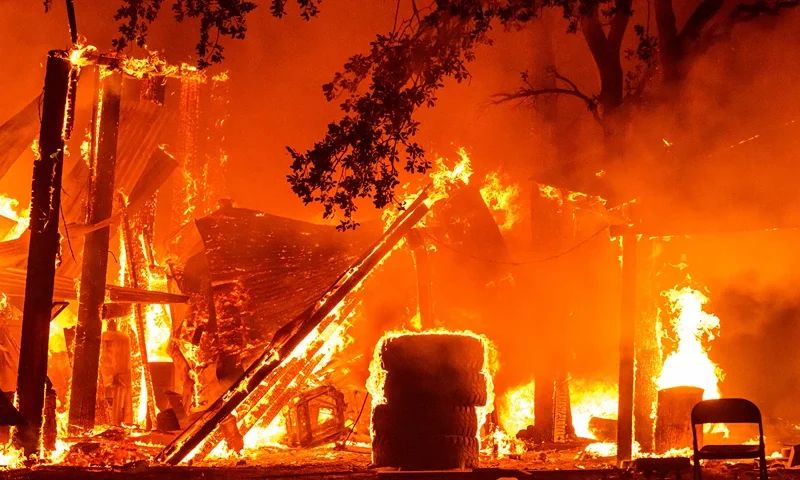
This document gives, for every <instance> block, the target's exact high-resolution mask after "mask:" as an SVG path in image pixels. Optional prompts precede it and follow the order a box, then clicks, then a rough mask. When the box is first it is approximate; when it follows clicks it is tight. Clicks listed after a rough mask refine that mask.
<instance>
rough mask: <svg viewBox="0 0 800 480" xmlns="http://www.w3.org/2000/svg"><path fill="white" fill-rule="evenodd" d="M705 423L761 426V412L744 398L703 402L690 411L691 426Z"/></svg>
mask: <svg viewBox="0 0 800 480" xmlns="http://www.w3.org/2000/svg"><path fill="white" fill-rule="evenodd" d="M705 423H757V424H759V425H761V411H760V410H759V409H758V407H757V406H756V405H755V404H754V403H753V402H751V401H750V400H745V399H744V398H720V399H717V400H703V401H702V402H700V403H698V404H697V405H695V406H694V408H693V409H692V426H695V425H702V424H705Z"/></svg>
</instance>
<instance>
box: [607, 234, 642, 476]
mask: <svg viewBox="0 0 800 480" xmlns="http://www.w3.org/2000/svg"><path fill="white" fill-rule="evenodd" d="M620 234H621V235H622V237H621V247H622V284H621V286H622V308H621V312H620V327H619V407H618V408H619V413H618V419H617V422H618V423H617V462H618V463H621V462H623V461H626V460H630V459H631V454H632V449H633V382H634V361H633V353H634V352H633V342H634V335H635V330H636V246H637V238H636V234H635V233H633V231H632V230H630V229H629V228H626V229H625V230H624V231H620V229H619V228H615V229H614V230H612V235H614V236H617V235H620Z"/></svg>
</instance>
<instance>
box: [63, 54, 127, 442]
mask: <svg viewBox="0 0 800 480" xmlns="http://www.w3.org/2000/svg"><path fill="white" fill-rule="evenodd" d="M101 69H102V67H98V71H97V75H98V77H97V82H98V83H97V85H98V90H99V92H98V93H100V92H102V94H101V95H98V97H99V98H96V101H95V105H94V115H93V117H94V119H93V120H94V121H93V128H92V142H91V157H90V158H91V159H92V172H91V174H90V176H89V180H90V182H89V200H88V208H87V212H86V223H87V224H90V225H91V224H95V223H98V222H101V221H103V220H106V219H108V218H110V217H111V212H112V208H113V205H114V167H115V164H116V160H117V134H118V131H119V106H120V95H121V92H122V76H121V75H120V74H119V73H110V74H108V75H107V76H105V75H104V72H102V71H101ZM109 231H110V229H109V227H105V228H101V229H98V230H94V231H92V232H89V233H88V234H87V235H86V237H85V239H84V244H83V266H82V269H81V289H80V300H79V306H78V325H77V330H76V337H75V354H74V355H75V356H74V358H75V361H74V363H73V368H72V386H71V388H72V391H71V393H70V405H69V424H70V426H71V427H78V428H80V429H83V430H89V429H92V428H94V421H95V408H96V400H97V369H98V366H99V362H100V345H101V343H102V342H101V334H102V330H103V321H102V318H101V313H102V307H103V303H104V301H105V294H106V288H105V285H106V270H107V267H108V247H109Z"/></svg>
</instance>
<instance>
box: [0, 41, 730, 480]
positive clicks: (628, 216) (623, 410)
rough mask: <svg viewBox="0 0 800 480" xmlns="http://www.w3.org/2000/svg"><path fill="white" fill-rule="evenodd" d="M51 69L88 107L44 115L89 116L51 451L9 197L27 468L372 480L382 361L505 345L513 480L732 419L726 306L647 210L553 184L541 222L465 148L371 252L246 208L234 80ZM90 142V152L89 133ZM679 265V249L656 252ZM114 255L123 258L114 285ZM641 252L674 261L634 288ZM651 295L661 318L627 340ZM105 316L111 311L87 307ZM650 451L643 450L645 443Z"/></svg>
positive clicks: (497, 439) (190, 73)
mask: <svg viewBox="0 0 800 480" xmlns="http://www.w3.org/2000/svg"><path fill="white" fill-rule="evenodd" d="M50 61H51V62H54V63H56V64H58V63H59V62H60V64H61V67H62V68H63V67H64V66H66V70H65V71H66V77H65V78H66V81H67V83H66V84H65V85H63V86H64V88H65V92H64V103H63V107H62V110H61V111H60V112H59V111H58V107H57V106H56V107H53V106H52V105H51V104H50V103H48V102H49V101H48V98H47V97H46V95H48V93H47V91H46V93H45V99H44V105H45V107H44V108H45V110H44V111H43V118H42V125H44V124H45V123H46V122H47V121H48V118H49V115H52V114H53V111H56V113H58V114H60V118H63V128H62V130H61V132H60V137H59V138H60V140H61V141H62V142H64V143H63V147H62V148H61V149H60V151H59V155H63V160H62V163H63V168H64V173H63V175H62V174H59V175H58V176H57V181H58V182H61V184H59V185H55V186H54V188H55V189H56V191H61V190H63V191H64V193H65V194H64V195H63V196H62V197H61V199H60V202H61V206H60V209H57V213H58V215H59V217H61V218H62V219H63V221H62V222H61V223H60V225H61V227H59V228H60V230H59V231H60V232H61V236H60V248H59V249H57V250H58V251H54V252H53V254H54V255H56V256H57V268H56V272H55V277H54V278H53V279H52V281H53V284H54V288H53V294H52V300H53V308H52V312H51V314H52V315H53V319H52V321H51V322H50V324H49V327H48V329H47V331H46V332H45V333H46V334H47V335H48V337H49V340H48V346H49V349H48V352H47V355H46V372H43V373H45V374H46V378H45V382H44V384H43V385H39V386H38V387H41V388H42V389H43V390H44V391H45V401H44V406H43V408H41V409H40V410H41V411H40V413H39V418H41V419H42V421H41V424H42V427H41V429H39V428H36V429H31V428H30V427H31V418H36V414H35V413H34V414H33V417H31V407H30V406H29V405H28V404H27V403H26V402H29V399H28V398H27V397H26V396H25V395H23V394H19V393H17V394H15V392H22V390H23V388H33V387H30V385H28V384H27V383H28V382H33V381H34V380H35V379H28V378H23V377H22V376H19V380H18V375H17V372H18V371H22V368H21V367H20V360H19V358H20V355H21V351H25V348H26V346H25V342H26V334H24V333H21V331H25V328H26V327H25V326H23V325H24V323H23V318H24V315H28V313H25V314H24V315H23V312H27V310H28V309H29V308H30V306H29V305H27V304H26V303H25V301H24V298H25V292H26V285H27V288H30V287H31V285H38V284H32V283H31V282H32V281H34V280H31V279H32V277H31V271H32V270H31V268H32V267H31V265H32V264H33V263H35V262H38V260H36V259H34V258H33V257H29V256H28V254H27V253H28V244H29V242H33V241H34V240H33V239H34V238H38V237H36V236H37V235H44V234H45V233H46V231H44V230H42V231H33V228H34V227H32V229H28V224H29V221H30V219H29V215H30V214H29V209H26V208H23V207H24V206H25V201H24V200H22V199H12V198H9V197H6V196H4V197H2V198H0V224H2V225H0V226H2V228H3V231H2V232H0V234H2V235H3V241H2V244H0V245H2V246H1V247H0V259H2V261H3V262H4V264H3V271H2V272H0V291H2V292H3V297H2V303H0V325H2V330H0V342H1V343H0V344H1V345H2V347H3V348H2V351H3V357H2V359H3V364H2V368H0V382H2V385H0V389H1V390H2V392H3V393H4V394H5V395H4V397H3V399H2V400H4V408H5V409H6V410H8V411H9V412H11V413H10V414H9V418H12V417H14V415H13V414H12V413H16V415H17V416H18V417H20V418H17V419H16V421H14V420H9V421H8V422H7V423H9V425H13V427H12V428H8V427H4V431H3V432H2V437H3V438H2V440H3V441H4V443H5V448H4V450H3V455H2V463H3V464H4V465H5V466H6V467H8V468H17V467H22V466H23V465H25V464H30V463H31V462H34V461H38V462H41V463H53V464H65V465H74V466H109V465H124V464H128V463H130V462H135V461H139V460H149V461H154V462H161V463H166V464H172V465H178V464H186V463H189V462H193V463H194V464H198V463H208V464H211V465H226V464H229V463H236V462H238V461H240V459H243V458H245V459H249V461H253V462H262V463H264V464H270V463H272V462H275V463H280V462H285V461H286V455H287V452H289V451H302V455H307V456H308V457H309V458H312V457H313V458H317V459H328V460H330V461H331V462H333V463H335V462H340V461H344V460H343V459H352V458H356V459H358V460H357V462H361V464H364V465H366V464H369V462H370V461H372V459H373V457H371V456H370V455H369V453H370V451H371V448H372V446H371V440H372V438H373V436H372V433H373V428H372V425H371V420H372V419H373V416H372V414H371V410H372V408H373V407H377V406H379V405H383V404H385V403H386V399H385V398H384V383H385V377H386V371H384V370H383V366H382V363H381V348H382V346H383V345H385V344H387V343H388V342H390V340H391V339H393V338H397V337H401V336H406V335H418V334H422V333H425V334H448V333H450V334H457V335H459V336H466V337H469V338H475V339H478V340H479V341H480V344H481V345H482V346H483V351H484V356H485V358H484V360H483V362H482V363H481V365H482V367H481V369H480V375H481V377H480V378H481V382H484V383H485V385H486V387H487V391H486V395H485V398H486V400H485V403H484V404H482V405H477V406H476V408H475V412H476V413H475V415H477V419H476V420H477V425H478V431H477V440H478V442H479V445H480V456H481V461H482V462H485V463H486V464H488V465H506V466H507V465H509V463H508V462H518V464H519V466H520V468H521V467H522V466H525V467H526V468H527V467H531V466H532V467H535V468H547V467H553V468H561V469H565V468H576V469H581V468H585V467H586V466H587V465H589V466H598V467H599V466H608V465H609V464H611V463H615V462H614V460H616V459H626V457H632V456H633V457H635V456H680V455H685V456H686V455H689V454H688V453H687V448H688V447H689V445H688V444H685V437H681V436H680V435H678V436H676V435H674V431H672V430H674V428H677V427H676V426H675V425H671V424H666V423H665V420H664V419H665V418H666V414H665V411H666V410H665V409H670V408H671V407H672V406H673V404H672V403H670V402H673V401H674V400H672V399H674V398H675V395H678V396H680V395H699V397H698V400H699V399H712V398H720V397H721V396H723V392H724V389H722V388H721V386H720V385H721V382H722V381H723V380H724V378H725V375H724V373H723V369H722V368H721V367H720V366H719V365H718V364H717V363H715V362H714V361H713V360H712V358H711V357H710V355H709V352H710V349H711V347H712V346H713V345H714V344H715V341H716V338H717V337H718V336H719V335H720V334H721V333H722V334H724V332H725V318H724V317H723V318H718V317H717V316H715V315H714V314H712V313H711V311H710V310H709V309H708V303H709V295H710V293H709V292H708V291H707V289H706V288H705V287H704V286H703V285H702V284H700V283H699V282H697V281H695V280H694V279H693V276H692V275H691V274H690V272H691V271H692V269H691V266H687V263H686V262H684V261H683V258H678V261H674V256H675V255H676V251H677V250H675V249H672V250H670V248H669V243H670V240H671V239H670V238H668V237H655V236H654V237H652V238H645V237H643V236H642V235H639V234H637V233H636V232H635V230H634V227H632V225H635V224H636V218H634V216H633V214H632V212H633V211H635V209H633V208H631V207H632V205H633V204H632V203H627V204H621V205H617V206H613V207H612V206H610V205H609V204H608V202H607V201H606V200H604V199H603V198H600V197H599V196H592V195H586V194H582V193H577V192H571V191H568V190H567V189H563V188H555V187H552V186H547V185H539V184H536V185H535V188H533V189H532V192H528V193H529V194H530V198H531V202H532V207H531V210H530V212H523V211H522V210H521V209H520V207H519V205H520V203H521V196H522V195H523V190H524V188H525V187H524V186H523V185H519V184H517V183H515V182H513V181H511V180H510V177H509V176H507V175H503V173H502V172H499V171H493V172H488V173H485V174H483V175H477V174H473V167H472V165H471V163H470V159H469V157H468V154H467V152H466V151H465V150H464V149H461V150H459V151H458V159H457V160H456V161H449V160H446V159H441V158H440V159H439V160H438V161H437V162H436V165H435V167H434V169H433V171H432V172H431V173H430V175H429V177H428V178H426V180H425V183H422V184H419V185H407V186H406V188H405V191H406V192H407V196H406V198H404V199H401V200H399V201H398V205H396V206H395V207H394V208H392V209H389V210H387V211H386V212H385V214H384V216H383V218H382V220H381V221H372V222H366V223H365V224H364V225H361V226H360V227H359V228H358V229H356V230H354V231H348V232H345V233H342V232H337V231H336V230H335V228H334V227H333V226H329V225H318V224H312V223H308V222H303V221H299V220H293V219H289V218H284V217H279V216H275V215H270V214H265V213H261V212H257V211H253V210H248V209H244V208H238V207H236V206H234V204H233V203H232V202H231V201H229V200H226V199H225V198H224V195H223V193H222V192H223V175H224V170H225V164H226V160H227V156H226V154H225V151H224V138H222V137H221V136H220V134H219V132H220V131H222V130H221V128H220V127H221V126H222V125H223V123H224V120H225V118H226V112H227V108H228V106H227V99H226V98H227V97H226V89H227V88H228V87H227V76H226V75H224V74H220V75H217V76H213V77H212V76H209V75H207V74H205V73H202V72H198V71H196V70H195V69H193V68H191V67H188V66H185V65H184V66H171V65H168V64H167V63H166V62H164V61H162V60H161V59H159V58H158V56H157V55H152V56H151V57H150V58H148V59H144V60H137V59H128V58H123V57H117V56H114V57H110V56H104V55H99V54H98V53H97V52H96V50H95V49H93V48H91V47H81V48H78V49H75V50H73V51H72V52H66V53H62V54H58V53H54V54H52V55H51V58H50ZM48 65H49V64H48ZM48 68H50V66H48ZM48 72H49V70H48ZM79 74H80V75H81V77H82V78H83V79H84V81H82V82H78V80H77V78H78V75H79ZM48 75H50V73H48ZM87 77H90V78H92V77H93V78H94V79H95V81H94V82H86V81H85V79H86V78H87ZM48 78H49V77H48ZM167 92H170V94H167ZM172 93H174V95H173V94H172ZM76 95H89V96H90V97H91V98H93V102H92V104H93V108H92V111H91V112H84V111H81V110H80V109H77V108H76V107H75V105H76V103H75V97H76ZM39 103H40V99H39V98H36V99H34V100H33V101H32V102H31V103H30V105H29V106H28V107H26V108H25V109H24V110H23V111H21V112H20V113H19V114H18V115H17V116H15V117H14V118H12V119H11V120H10V121H9V122H7V123H6V124H5V125H3V126H2V130H0V140H3V141H4V142H5V141H6V139H8V140H9V141H8V142H6V143H3V145H6V144H7V145H8V147H7V148H6V149H5V150H4V151H3V152H2V155H3V157H2V158H0V166H2V167H3V168H4V169H5V170H3V173H5V172H7V171H8V169H9V168H10V165H11V164H13V163H14V162H15V161H17V159H20V158H29V157H30V156H31V155H33V156H34V158H35V160H36V161H37V162H40V161H42V159H43V157H42V155H43V152H44V149H47V148H52V147H51V146H49V145H45V141H46V140H47V139H45V138H44V132H45V127H44V126H43V127H42V135H43V137H42V139H41V140H40V141H39V142H36V141H34V142H33V146H32V148H29V147H31V142H32V141H33V140H34V138H35V136H36V129H37V127H38V126H39V116H38V105H39ZM54 108H55V110H54ZM84 117H86V118H84ZM84 121H85V122H86V125H88V126H87V128H86V135H85V140H83V141H81V139H80V138H77V137H80V135H71V132H72V131H73V130H77V129H78V128H77V126H79V125H81V123H82V122H84ZM12 140H13V141H12ZM74 143H79V146H76V147H75V148H70V147H71V145H73V144H74ZM109 151H110V152H112V153H111V154H109V153H108V152H109ZM68 152H76V153H75V154H67V153H68ZM77 152H80V155H77ZM109 157H111V158H112V160H111V162H110V164H109ZM45 158H49V157H45ZM59 168H62V167H59ZM35 174H36V173H35V172H34V175H35ZM36 181H37V180H36V178H35V179H34V183H35V182H36ZM50 181H55V180H54V179H53V178H51V179H50ZM35 195H36V189H34V199H33V202H32V204H33V205H38V204H37V203H36V202H37V198H36V196H35ZM35 220H36V219H35ZM32 231H33V233H32ZM521 231H522V232H526V231H531V232H532V233H533V242H532V243H533V245H534V247H533V248H532V249H531V248H527V247H526V248H521V247H520V246H519V245H521V244H525V245H527V244H529V243H530V239H529V238H526V239H524V240H523V239H521V238H520V233H519V232H521ZM56 235H58V231H57V232H56ZM631 242H632V243H631ZM654 245H657V246H658V248H660V249H661V250H662V252H667V251H668V250H669V251H668V252H667V253H663V254H662V255H661V256H660V257H659V256H657V255H655V254H653V253H652V252H651V253H647V254H642V253H641V252H642V251H644V248H643V247H644V246H647V247H653V246H654ZM636 246H638V247H639V248H638V253H637V248H636ZM98 249H99V250H98ZM109 250H110V251H111V252H113V257H114V261H113V262H107V261H101V262H99V263H98V260H97V258H98V254H97V252H98V251H99V252H100V255H99V256H100V257H102V256H106V253H107V252H108V251H109ZM653 251H655V248H654V247H653ZM637 255H638V257H639V259H640V260H641V259H643V258H644V259H646V260H647V261H648V262H650V263H649V264H648V265H646V266H645V267H639V268H638V271H639V272H640V273H639V275H640V276H641V277H643V278H638V277H637V274H636V271H634V273H633V274H632V278H633V280H632V284H633V286H631V281H630V280H627V281H626V280H625V278H629V279H630V278H631V275H630V274H629V275H628V277H626V276H625V274H624V271H625V269H626V268H628V269H631V268H636V267H635V266H631V263H632V262H631V259H633V260H636V258H637ZM677 255H679V256H680V254H677ZM656 258H659V259H660V262H661V263H663V266H662V265H656V264H655V263H656V261H655V259H656ZM626 262H627V263H626ZM640 263H641V261H640ZM587 269H590V270H592V271H596V272H603V274H604V275H605V274H607V275H606V276H605V277H603V278H599V277H592V276H591V275H586V274H584V273H585V272H586V271H587ZM621 271H622V272H623V275H622V276H620V272H621ZM641 272H645V273H641ZM644 277H646V278H644ZM620 278H622V279H623V280H622V281H620ZM46 280H47V279H44V280H43V279H42V278H41V277H36V279H35V281H39V282H42V281H45V282H46ZM26 281H27V284H26ZM637 285H638V287H639V288H635V287H636V286H637ZM630 288H633V289H634V292H635V293H634V294H633V295H634V297H636V298H634V303H636V302H637V299H638V302H639V303H641V304H643V305H645V306H643V307H640V308H639V309H638V314H637V313H636V312H634V313H633V314H632V315H633V316H634V317H636V318H628V320H629V322H628V323H626V322H625V321H623V322H619V321H616V320H614V319H615V318H617V317H619V316H620V314H619V313H618V312H617V309H618V306H619V303H620V302H619V299H620V297H623V298H624V297H625V296H626V295H627V296H628V298H629V299H630V291H628V290H626V289H630ZM98 292H99V293H98ZM531 292H535V295H532V294H531ZM586 292H594V294H595V295H596V296H597V298H594V299H589V300H587V299H586V298H584V297H586V295H587V294H586ZM621 292H622V293H621ZM626 292H627V293H626ZM532 296H535V297H536V298H535V299H531V297H532ZM629 301H630V300H629ZM92 302H94V305H95V306H96V307H98V308H95V309H94V311H92V309H91V308H89V307H84V306H85V305H92V304H93V303H92ZM623 310H624V308H623ZM634 310H636V309H634ZM625 315H631V314H626V313H625V312H623V313H622V316H623V317H625ZM623 320H624V319H623ZM634 323H635V324H636V328H635V333H633V330H631V329H630V328H629V326H631V325H633V324H634ZM92 325H94V327H92ZM626 325H628V326H626ZM92 328H94V330H92ZM626 329H627V330H626ZM620 330H621V331H620ZM27 335H35V334H32V333H29V334H27ZM92 335H94V336H95V337H96V338H94V340H92V338H93V337H92ZM619 339H623V340H621V341H620V340H619ZM625 339H627V340H625ZM620 342H621V343H623V345H620ZM626 342H627V343H626ZM617 351H619V352H620V353H619V358H617V355H616V352H617ZM608 352H612V353H611V354H609V353H608ZM92 359H93V360H92ZM607 359H608V360H607ZM634 359H635V364H636V368H635V369H634V367H633V366H634ZM93 362H94V363H93ZM618 364H619V365H621V366H620V367H619V368H618V369H617V366H618ZM624 365H628V367H624ZM87 367H88V368H87ZM617 374H619V377H618V378H617V377H616V375H617ZM18 382H19V383H20V384H19V385H18ZM23 382H26V385H22V383H23ZM482 384H483V383H482ZM623 384H625V385H627V387H626V388H630V389H633V390H632V391H633V392H634V393H633V395H631V397H630V398H623V397H621V396H620V391H621V390H622V386H623ZM634 385H635V388H634ZM34 387H37V386H36V385H34ZM686 387H694V390H691V391H690V393H684V392H685V391H686V390H680V389H685V388H686ZM675 389H678V390H675ZM676 392H677V393H676ZM698 392H699V393H698ZM621 399H622V401H620V400H621ZM17 409H18V410H19V412H17ZM20 414H21V415H20ZM15 418H16V417H15ZM634 420H635V421H634ZM31 431H33V432H34V438H33V440H31V439H30V437H29V436H28V437H26V435H25V434H24V433H25V432H28V433H30V432H31ZM625 432H627V433H628V435H629V436H630V438H631V442H630V445H622V444H619V440H618V438H622V437H620V435H624V434H625ZM705 433H706V435H708V436H711V437H724V436H729V435H731V434H732V431H731V429H729V428H728V427H727V426H725V425H715V426H713V428H709V429H707V431H706V432H705ZM555 445H558V448H556V447H555ZM331 447H334V448H331ZM537 451H538V452H544V451H547V452H550V453H549V455H550V457H549V458H546V459H544V460H543V459H542V458H543V457H542V456H540V455H532V454H531V452H537ZM553 452H567V453H562V454H556V453H553ZM559 455H560V456H559ZM614 457H617V458H614ZM627 459H629V458H627ZM503 462H506V463H503Z"/></svg>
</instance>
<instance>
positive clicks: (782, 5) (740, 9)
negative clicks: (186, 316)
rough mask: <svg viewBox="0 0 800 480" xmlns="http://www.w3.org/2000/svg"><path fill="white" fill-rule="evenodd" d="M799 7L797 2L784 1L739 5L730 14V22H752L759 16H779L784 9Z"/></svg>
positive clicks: (799, 3)
mask: <svg viewBox="0 0 800 480" xmlns="http://www.w3.org/2000/svg"><path fill="white" fill-rule="evenodd" d="M798 5H800V1H798V0H784V1H777V2H765V1H763V0H757V1H756V2H754V3H740V4H739V5H737V6H736V8H734V9H733V12H731V20H733V21H734V22H736V21H747V20H752V19H754V18H756V17H759V16H761V15H780V13H781V10H783V9H786V8H794V7H797V6H798Z"/></svg>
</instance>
